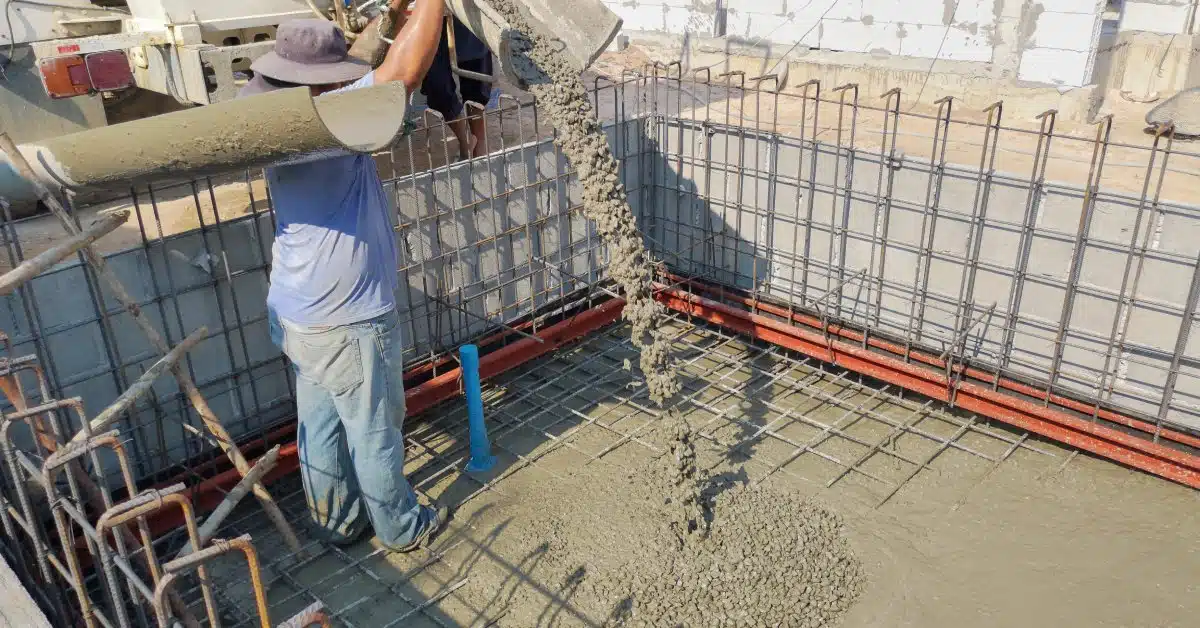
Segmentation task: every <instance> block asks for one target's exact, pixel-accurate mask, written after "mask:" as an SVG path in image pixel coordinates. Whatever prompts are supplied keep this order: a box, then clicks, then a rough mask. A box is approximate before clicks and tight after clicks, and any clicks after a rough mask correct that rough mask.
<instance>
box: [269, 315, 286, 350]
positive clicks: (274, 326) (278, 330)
mask: <svg viewBox="0 0 1200 628" xmlns="http://www.w3.org/2000/svg"><path fill="white" fill-rule="evenodd" d="M267 335H268V336H270V338H271V344H273V345H275V348H276V349H279V350H280V351H283V323H281V322H280V321H279V316H278V315H277V314H275V310H272V309H268V310H267Z"/></svg>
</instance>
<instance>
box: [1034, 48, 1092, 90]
mask: <svg viewBox="0 0 1200 628" xmlns="http://www.w3.org/2000/svg"><path fill="white" fill-rule="evenodd" d="M1088 57H1089V53H1087V52H1080V51H1075V50H1058V49H1054V48H1032V49H1029V50H1026V51H1025V52H1023V53H1021V66H1020V69H1019V70H1018V72H1017V78H1018V79H1020V80H1022V81H1030V82H1035V83H1048V84H1051V85H1065V86H1069V87H1082V86H1084V85H1086V84H1088V82H1089V81H1090V79H1091V77H1090V76H1088V72H1087V71H1088Z"/></svg>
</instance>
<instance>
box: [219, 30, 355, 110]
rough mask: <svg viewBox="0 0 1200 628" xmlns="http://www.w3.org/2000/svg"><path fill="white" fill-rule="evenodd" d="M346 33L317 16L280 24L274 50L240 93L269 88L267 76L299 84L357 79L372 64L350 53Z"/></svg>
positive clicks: (263, 58) (261, 59)
mask: <svg viewBox="0 0 1200 628" xmlns="http://www.w3.org/2000/svg"><path fill="white" fill-rule="evenodd" d="M348 50H349V48H348V46H347V45H346V36H345V35H343V34H342V31H341V29H339V28H338V27H337V26H335V25H334V24H333V23H332V22H329V21H326V20H318V19H305V20H291V21H289V22H284V23H283V24H280V25H279V29H278V30H277V31H276V33H275V49H274V50H272V51H271V52H268V53H267V54H265V55H263V56H261V57H259V58H258V60H257V61H255V62H254V63H253V64H251V65H250V69H251V70H252V71H253V72H254V75H255V77H254V79H253V80H251V81H250V83H249V84H247V85H246V87H245V88H243V89H242V92H241V94H240V95H242V96H246V95H250V94H255V93H260V92H264V91H270V90H271V89H274V87H273V86H272V85H271V84H270V83H268V82H267V81H264V80H262V79H261V77H263V76H265V77H267V78H271V79H275V80H277V81H283V82H286V83H295V84H297V85H331V84H334V83H345V82H349V81H357V80H358V79H360V78H362V77H363V76H365V75H366V74H367V72H370V71H371V65H370V64H368V63H367V62H365V61H362V60H359V59H355V58H354V57H351V56H350V55H349V53H348Z"/></svg>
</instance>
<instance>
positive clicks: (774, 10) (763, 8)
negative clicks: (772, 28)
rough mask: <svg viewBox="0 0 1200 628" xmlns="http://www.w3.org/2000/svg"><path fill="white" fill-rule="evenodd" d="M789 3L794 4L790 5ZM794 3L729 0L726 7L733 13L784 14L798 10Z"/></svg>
mask: <svg viewBox="0 0 1200 628" xmlns="http://www.w3.org/2000/svg"><path fill="white" fill-rule="evenodd" d="M789 4H790V5H793V6H788V5H789ZM794 5H795V3H794V2H788V1H787V0H728V1H727V2H725V8H726V9H728V10H729V13H730V14H731V15H732V14H733V13H747V12H755V13H767V14H770V15H784V14H787V13H789V12H793V11H796V10H797V8H796V7H795V6H794ZM802 9H803V8H802ZM802 9H801V10H802Z"/></svg>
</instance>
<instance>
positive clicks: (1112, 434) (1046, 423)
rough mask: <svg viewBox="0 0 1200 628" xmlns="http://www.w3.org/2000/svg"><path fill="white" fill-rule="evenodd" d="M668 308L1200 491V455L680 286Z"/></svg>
mask: <svg viewBox="0 0 1200 628" xmlns="http://www.w3.org/2000/svg"><path fill="white" fill-rule="evenodd" d="M657 296H658V298H659V300H660V301H662V302H663V303H664V304H665V305H666V306H667V307H669V308H671V309H673V310H676V311H678V312H682V313H684V314H687V315H689V316H694V317H697V318H701V319H704V320H706V321H708V322H710V323H714V324H717V325H721V326H722V327H726V328H728V329H731V330H734V331H737V332H739V333H742V334H745V335H748V336H750V337H753V338H758V339H762V340H765V341H767V342H770V343H773V344H777V345H779V346H782V347H785V348H788V349H792V350H794V351H798V352H800V353H803V354H805V355H808V356H810V357H813V358H816V359H818V360H821V361H824V362H828V363H830V364H836V365H838V366H842V367H844V368H847V369H849V370H852V371H855V372H857V373H862V374H864V375H867V376H869V377H872V378H874V379H878V380H879V381H882V382H887V383H890V384H893V385H896V386H900V387H903V388H906V389H908V390H912V391H914V392H918V393H921V394H923V395H925V396H927V397H930V398H933V399H937V400H939V401H947V402H949V401H951V400H953V403H954V404H955V405H957V406H960V407H962V408H964V409H967V410H970V411H973V412H976V413H979V414H982V415H984V416H988V417H991V418H993V419H996V420H998V421H1003V422H1005V423H1008V424H1010V425H1013V426H1016V427H1018V428H1021V429H1023V430H1026V431H1029V432H1032V433H1035V434H1039V435H1042V436H1045V437H1047V438H1051V439H1053V440H1056V441H1059V442H1061V443H1064V444H1067V445H1070V446H1073V447H1077V448H1079V449H1082V450H1084V451H1089V452H1091V453H1094V454H1096V455H1099V456H1103V457H1105V458H1108V459H1110V460H1114V461H1117V462H1120V463H1122V464H1126V465H1129V466H1131V467H1134V468H1137V469H1141V470H1143V471H1146V472H1148V473H1153V474H1154V475H1158V476H1160V477H1163V478H1167V479H1169V480H1172V481H1175V482H1179V483H1180V484H1184V485H1186V486H1190V487H1192V488H1200V457H1198V456H1194V455H1192V454H1189V453H1186V452H1182V451H1178V450H1176V449H1172V448H1170V447H1167V446H1165V445H1161V444H1158V443H1154V442H1152V441H1149V440H1146V439H1144V438H1140V437H1137V436H1133V435H1130V434H1126V433H1125V432H1121V431H1119V430H1115V429H1113V428H1110V427H1107V426H1104V425H1098V424H1094V423H1092V422H1090V421H1087V420H1085V419H1082V418H1079V417H1077V416H1073V415H1071V414H1068V413H1066V412H1064V411H1062V410H1057V409H1054V408H1050V407H1045V406H1042V405H1039V404H1037V403H1033V402H1030V401H1026V400H1024V399H1019V398H1017V397H1015V396H1013V395H1009V394H1007V393H1004V392H1000V391H995V390H991V389H990V388H987V387H984V386H979V385H976V384H973V383H970V382H964V381H960V380H957V379H955V380H950V379H948V378H947V377H946V375H945V373H944V371H936V370H933V369H930V368H927V367H925V366H921V365H917V364H912V363H907V362H904V361H903V360H901V359H899V358H895V357H892V356H888V355H884V354H880V353H878V352H875V351H871V350H869V349H864V348H862V347H860V346H855V345H852V344H850V343H847V342H845V341H842V340H838V339H835V338H833V337H827V336H825V335H823V334H819V333H817V332H813V331H809V330H807V329H804V328H800V327H796V326H794V325H790V324H788V323H783V322H779V321H776V320H774V319H770V318H766V317H763V316H760V315H757V314H751V313H749V312H746V311H744V310H740V309H737V308H735V307H733V306H730V305H726V304H723V303H718V302H716V301H712V300H709V299H705V298H703V297H700V296H697V295H695V294H691V293H688V292H684V291H683V290H679V289H676V288H665V289H664V290H661V291H660V292H658V294H657Z"/></svg>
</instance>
